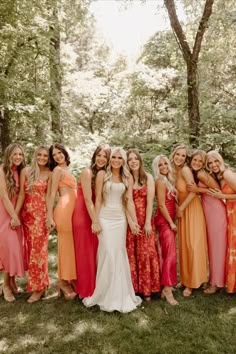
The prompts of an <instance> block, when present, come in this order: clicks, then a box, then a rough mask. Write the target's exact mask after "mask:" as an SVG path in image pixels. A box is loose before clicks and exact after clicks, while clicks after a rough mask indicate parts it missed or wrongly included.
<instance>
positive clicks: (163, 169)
mask: <svg viewBox="0 0 236 354" xmlns="http://www.w3.org/2000/svg"><path fill="white" fill-rule="evenodd" d="M158 168H159V172H160V174H161V175H163V176H167V175H168V173H169V166H168V162H167V161H166V160H165V159H162V158H161V159H160V161H159V163H158Z"/></svg>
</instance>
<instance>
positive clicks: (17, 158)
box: [10, 147, 24, 166]
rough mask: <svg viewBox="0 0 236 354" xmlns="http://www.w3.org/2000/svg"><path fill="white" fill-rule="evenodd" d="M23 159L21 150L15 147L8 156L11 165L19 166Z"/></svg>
mask: <svg viewBox="0 0 236 354" xmlns="http://www.w3.org/2000/svg"><path fill="white" fill-rule="evenodd" d="M23 160H24V154H23V151H22V150H21V149H20V148H18V147H17V148H16V149H14V150H13V152H12V154H11V156H10V161H11V162H12V164H13V165H15V166H20V164H21V163H22V162H23Z"/></svg>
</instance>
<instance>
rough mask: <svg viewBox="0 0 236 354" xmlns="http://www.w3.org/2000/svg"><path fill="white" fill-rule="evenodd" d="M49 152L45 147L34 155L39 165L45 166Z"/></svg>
mask: <svg viewBox="0 0 236 354" xmlns="http://www.w3.org/2000/svg"><path fill="white" fill-rule="evenodd" d="M48 159H49V154H48V152H47V150H46V149H40V150H39V151H38V153H37V156H36V161H37V164H38V165H39V166H42V167H43V166H46V165H47V163H48Z"/></svg>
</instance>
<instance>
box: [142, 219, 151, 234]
mask: <svg viewBox="0 0 236 354" xmlns="http://www.w3.org/2000/svg"><path fill="white" fill-rule="evenodd" d="M143 231H144V233H145V235H146V236H147V237H149V236H150V235H151V234H152V224H151V223H150V222H145V225H144V228H143Z"/></svg>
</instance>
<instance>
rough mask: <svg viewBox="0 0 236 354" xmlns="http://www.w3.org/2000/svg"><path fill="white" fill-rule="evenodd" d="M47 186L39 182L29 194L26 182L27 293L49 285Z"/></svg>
mask: <svg viewBox="0 0 236 354" xmlns="http://www.w3.org/2000/svg"><path fill="white" fill-rule="evenodd" d="M47 186H48V182H47V181H44V180H37V181H35V183H34V185H33V187H32V190H31V191H30V192H29V191H27V187H28V180H26V181H25V201H24V206H23V209H22V213H21V215H22V220H23V228H24V236H25V241H26V244H27V256H28V257H27V258H28V284H27V291H41V290H43V289H45V288H46V287H47V286H48V284H49V277H48V236H49V232H48V230H47V227H46V193H47Z"/></svg>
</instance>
